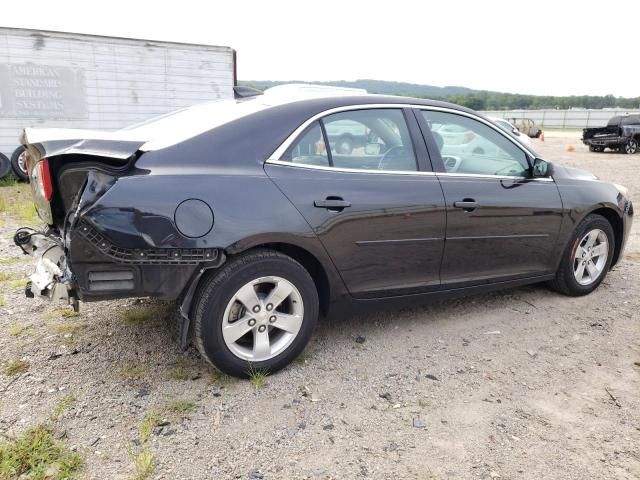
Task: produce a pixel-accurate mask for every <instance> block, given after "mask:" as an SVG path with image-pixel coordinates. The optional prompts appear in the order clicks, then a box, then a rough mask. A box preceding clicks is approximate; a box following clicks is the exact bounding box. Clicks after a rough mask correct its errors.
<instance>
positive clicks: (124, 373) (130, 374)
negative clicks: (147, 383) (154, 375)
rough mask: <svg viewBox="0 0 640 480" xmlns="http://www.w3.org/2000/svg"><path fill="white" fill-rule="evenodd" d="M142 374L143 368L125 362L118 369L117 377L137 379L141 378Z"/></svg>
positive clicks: (143, 372)
mask: <svg viewBox="0 0 640 480" xmlns="http://www.w3.org/2000/svg"><path fill="white" fill-rule="evenodd" d="M144 374H145V370H144V367H143V366H142V365H138V364H135V363H132V362H125V363H123V364H122V365H121V366H120V368H118V375H120V376H121V377H122V378H127V379H137V378H142V377H143V376H144Z"/></svg>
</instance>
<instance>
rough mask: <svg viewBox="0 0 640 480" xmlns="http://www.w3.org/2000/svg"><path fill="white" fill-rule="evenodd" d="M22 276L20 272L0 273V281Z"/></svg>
mask: <svg viewBox="0 0 640 480" xmlns="http://www.w3.org/2000/svg"><path fill="white" fill-rule="evenodd" d="M17 278H22V274H21V273H0V282H8V281H9V280H15V279H17Z"/></svg>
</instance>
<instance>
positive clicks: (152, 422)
mask: <svg viewBox="0 0 640 480" xmlns="http://www.w3.org/2000/svg"><path fill="white" fill-rule="evenodd" d="M161 421H162V418H161V417H160V415H159V414H158V413H157V412H155V411H153V410H151V411H149V412H147V413H146V415H145V416H144V418H143V419H142V422H141V423H140V426H139V427H138V436H139V438H140V443H141V444H142V443H146V442H147V441H148V440H149V437H151V432H153V429H154V428H155V427H156V426H157V425H158V424H159V423H160V422H161Z"/></svg>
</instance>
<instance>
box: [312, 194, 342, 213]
mask: <svg viewBox="0 0 640 480" xmlns="http://www.w3.org/2000/svg"><path fill="white" fill-rule="evenodd" d="M313 206H314V207H316V208H326V209H327V210H331V211H335V212H341V211H342V210H343V209H345V208H347V207H350V206H351V202H346V201H344V200H343V199H342V198H340V197H328V198H326V199H325V200H316V201H314V202H313Z"/></svg>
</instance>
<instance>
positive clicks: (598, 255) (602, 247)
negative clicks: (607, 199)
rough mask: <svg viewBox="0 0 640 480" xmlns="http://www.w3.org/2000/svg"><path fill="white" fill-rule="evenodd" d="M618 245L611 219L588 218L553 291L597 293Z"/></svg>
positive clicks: (565, 256) (576, 234) (566, 254)
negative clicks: (609, 220) (595, 291)
mask: <svg viewBox="0 0 640 480" xmlns="http://www.w3.org/2000/svg"><path fill="white" fill-rule="evenodd" d="M614 246H615V236H614V233H613V228H612V227H611V224H610V223H609V222H608V221H607V219H606V218H604V217H602V216H600V215H596V214H591V215H588V216H587V217H586V218H585V219H584V220H582V222H580V224H579V225H578V227H577V228H576V229H575V231H574V232H573V235H572V236H571V240H570V241H569V244H568V245H567V248H566V249H565V252H564V253H563V254H562V260H561V261H560V266H559V267H558V271H557V272H556V278H555V279H553V280H552V281H551V282H550V286H551V288H552V289H553V290H555V291H557V292H560V293H564V294H565V295H569V296H574V297H577V296H581V295H587V294H588V293H591V292H593V291H594V290H595V289H596V288H597V287H598V285H600V283H602V281H603V280H604V278H605V277H606V276H607V272H608V271H609V268H610V267H611V261H612V260H613V254H614Z"/></svg>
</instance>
